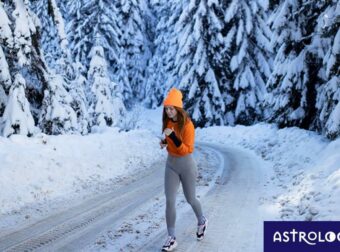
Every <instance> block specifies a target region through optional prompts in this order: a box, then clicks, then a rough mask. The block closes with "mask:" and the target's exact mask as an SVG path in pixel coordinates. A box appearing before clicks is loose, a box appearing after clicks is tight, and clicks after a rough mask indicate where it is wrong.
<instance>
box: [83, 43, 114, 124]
mask: <svg viewBox="0 0 340 252" xmlns="http://www.w3.org/2000/svg"><path fill="white" fill-rule="evenodd" d="M90 56H91V62H90V69H89V72H88V76H87V79H88V82H89V86H91V91H92V96H91V99H90V109H89V113H90V116H91V126H99V127H104V126H111V125H114V124H115V123H116V122H117V118H115V115H114V105H113V98H112V86H113V85H112V82H111V80H110V78H109V75H108V72H107V62H106V59H105V55H104V49H103V47H101V46H99V45H95V46H94V47H93V48H92V50H91V53H90Z"/></svg>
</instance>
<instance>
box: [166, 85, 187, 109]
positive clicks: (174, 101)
mask: <svg viewBox="0 0 340 252" xmlns="http://www.w3.org/2000/svg"><path fill="white" fill-rule="evenodd" d="M182 97H183V96H182V92H181V91H180V90H178V89H176V88H172V89H171V90H170V91H169V93H168V96H167V97H166V98H165V100H164V102H163V105H164V106H175V107H179V108H183V102H182Z"/></svg>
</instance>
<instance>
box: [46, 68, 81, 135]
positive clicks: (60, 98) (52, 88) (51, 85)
mask: <svg viewBox="0 0 340 252" xmlns="http://www.w3.org/2000/svg"><path fill="white" fill-rule="evenodd" d="M64 82H65V80H64V78H63V77H62V76H61V75H58V74H53V73H51V74H50V75H49V80H48V86H47V89H45V90H44V100H43V103H42V108H41V114H40V119H39V125H40V127H41V128H42V131H43V132H44V133H46V134H48V135H58V134H66V133H75V132H77V130H78V125H77V115H76V113H75V112H74V110H73V108H72V107H71V103H72V102H73V101H74V100H73V99H72V97H71V96H70V94H69V93H68V92H67V91H66V89H65V88H64V86H63V85H64Z"/></svg>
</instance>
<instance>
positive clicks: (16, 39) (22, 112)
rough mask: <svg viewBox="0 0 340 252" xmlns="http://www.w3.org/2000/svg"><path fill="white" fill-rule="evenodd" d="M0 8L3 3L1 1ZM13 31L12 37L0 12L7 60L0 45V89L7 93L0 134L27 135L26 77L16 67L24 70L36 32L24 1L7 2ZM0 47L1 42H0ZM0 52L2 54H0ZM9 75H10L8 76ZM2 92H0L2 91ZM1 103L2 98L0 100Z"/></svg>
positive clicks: (29, 126) (29, 125)
mask: <svg viewBox="0 0 340 252" xmlns="http://www.w3.org/2000/svg"><path fill="white" fill-rule="evenodd" d="M1 9H2V10H4V9H3V6H2V4H1ZM12 9H14V10H13V12H12V17H13V21H14V22H13V23H14V27H13V30H14V33H13V40H12V38H11V37H12V34H11V28H10V25H11V24H10V22H9V21H8V16H7V15H6V13H5V12H4V11H3V13H1V19H2V21H1V23H2V25H4V26H3V27H2V26H1V34H2V35H1V39H2V40H3V41H4V44H3V45H4V46H5V49H6V50H7V56H8V57H9V59H10V60H9V61H7V62H6V53H3V50H2V49H1V52H0V58H2V60H1V61H2V62H1V65H2V67H4V68H3V69H1V72H2V74H1V75H2V77H1V78H2V79H3V80H4V82H2V83H1V86H2V89H3V91H4V92H5V93H8V92H9V93H8V100H7V104H6V108H5V110H4V112H3V113H4V114H3V117H2V120H1V121H2V126H3V135H5V136H10V135H12V134H22V135H31V134H33V131H34V120H33V117H32V114H31V108H30V104H29V102H28V101H27V98H26V96H25V92H26V81H25V79H24V78H23V76H22V75H21V74H20V73H18V72H19V71H22V72H25V71H24V69H25V68H26V69H27V68H28V66H29V65H30V63H31V57H32V56H33V54H34V53H35V49H34V42H35V41H34V38H35V37H34V36H35V34H36V32H37V31H36V24H37V22H36V20H35V18H34V17H33V16H32V15H31V13H30V11H29V8H28V1H23V0H17V1H15V3H8V5H7V10H8V11H12ZM1 47H2V45H1ZM1 54H2V55H1ZM10 75H11V76H10ZM11 79H14V82H13V83H12V82H11ZM4 92H2V96H3V93H4ZM2 103H3V102H2Z"/></svg>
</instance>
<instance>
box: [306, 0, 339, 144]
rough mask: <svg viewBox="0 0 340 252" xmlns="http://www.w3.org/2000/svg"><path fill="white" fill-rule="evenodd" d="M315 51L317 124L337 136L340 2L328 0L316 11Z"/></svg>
mask: <svg viewBox="0 0 340 252" xmlns="http://www.w3.org/2000/svg"><path fill="white" fill-rule="evenodd" d="M312 45H313V46H314V48H315V50H316V55H317V56H318V57H319V58H320V59H322V68H321V69H320V72H319V74H318V75H319V76H320V77H321V78H322V82H324V83H322V85H320V86H319V87H318V89H317V103H316V107H317V117H316V118H315V119H316V128H317V129H318V130H319V131H321V132H322V133H324V134H325V135H326V136H327V137H328V138H330V139H335V138H336V137H339V136H340V2H339V1H335V0H334V1H329V6H327V8H326V9H325V10H324V11H323V12H322V13H321V14H320V15H319V17H318V20H317V28H316V32H315V35H314V36H313V43H312Z"/></svg>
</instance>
